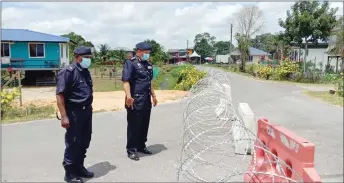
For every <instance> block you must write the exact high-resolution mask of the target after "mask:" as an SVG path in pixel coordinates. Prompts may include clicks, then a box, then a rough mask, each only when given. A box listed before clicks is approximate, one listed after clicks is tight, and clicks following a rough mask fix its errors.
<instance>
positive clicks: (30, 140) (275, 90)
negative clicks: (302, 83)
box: [1, 74, 343, 182]
mask: <svg viewBox="0 0 344 183" xmlns="http://www.w3.org/2000/svg"><path fill="white" fill-rule="evenodd" d="M229 75H230V78H231V85H232V92H233V93H232V98H233V102H234V103H235V104H236V106H237V104H238V103H239V102H246V103H249V105H250V106H251V108H252V109H253V111H254V112H255V114H256V115H257V117H259V116H264V117H266V118H268V119H269V120H270V121H271V123H275V124H280V125H283V126H285V127H286V128H289V129H291V130H293V131H294V132H296V133H297V134H299V135H301V136H303V137H305V138H306V139H308V140H310V141H311V142H313V143H314V144H315V145H316V158H315V160H316V168H317V170H318V172H319V174H320V175H321V177H322V178H323V181H324V182H326V181H327V182H329V181H335V182H339V181H343V108H340V107H337V106H332V105H329V104H326V103H323V102H321V101H318V100H314V99H311V98H309V97H307V96H303V95H302V94H301V93H300V92H301V91H302V90H304V88H301V87H297V86H292V85H288V84H276V83H267V82H262V81H256V80H253V79H249V78H246V77H244V76H239V75H235V74H229ZM181 115H182V108H181V107H180V103H178V102H175V103H170V104H162V105H160V106H158V107H156V108H154V110H153V112H152V119H151V126H150V131H149V137H148V145H149V146H150V148H151V149H152V150H153V152H154V153H155V154H154V155H152V156H145V157H142V158H141V160H140V161H138V162H134V161H131V160H129V159H128V158H127V157H126V153H125V143H126V113H125V111H119V112H107V113H98V114H95V115H94V117H93V137H92V138H93V139H92V142H91V146H90V149H89V151H88V154H87V155H88V157H87V159H86V165H87V166H88V167H89V168H90V169H91V170H92V171H94V172H95V175H96V177H95V178H94V179H91V180H89V182H118V181H135V182H156V181H159V182H161V181H169V182H172V181H176V172H177V165H178V158H179V155H180V150H181V144H180V143H179V141H180V140H181V133H182V117H181ZM63 138H64V130H63V129H62V128H61V127H60V123H59V121H57V120H56V119H51V120H42V121H34V122H27V123H19V124H13V125H3V126H2V176H1V178H2V181H8V182H24V181H25V182H61V181H63V173H64V172H63V168H62V165H61V163H62V158H63V151H64V142H63Z"/></svg>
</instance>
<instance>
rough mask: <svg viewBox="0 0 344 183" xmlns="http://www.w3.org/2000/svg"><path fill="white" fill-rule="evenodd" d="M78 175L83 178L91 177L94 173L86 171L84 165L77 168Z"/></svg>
mask: <svg viewBox="0 0 344 183" xmlns="http://www.w3.org/2000/svg"><path fill="white" fill-rule="evenodd" d="M78 176H80V177H83V178H92V177H94V173H93V172H90V171H88V170H87V169H86V168H85V167H84V166H82V167H81V168H80V169H79V172H78Z"/></svg>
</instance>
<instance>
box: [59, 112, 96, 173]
mask: <svg viewBox="0 0 344 183" xmlns="http://www.w3.org/2000/svg"><path fill="white" fill-rule="evenodd" d="M66 111H67V116H68V119H69V123H70V126H69V128H67V130H66V134H65V145H66V149H65V153H64V160H63V166H64V167H65V168H66V169H67V168H68V169H69V170H71V171H73V170H76V169H77V168H79V167H80V166H83V164H84V159H85V158H86V152H87V149H88V147H89V146H90V142H91V134H92V106H86V107H68V106H67V107H66Z"/></svg>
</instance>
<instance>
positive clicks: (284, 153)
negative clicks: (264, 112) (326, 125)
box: [244, 118, 321, 183]
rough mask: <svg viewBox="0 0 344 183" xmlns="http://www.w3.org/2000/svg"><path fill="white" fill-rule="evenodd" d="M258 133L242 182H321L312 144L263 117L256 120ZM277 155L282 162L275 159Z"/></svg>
mask: <svg viewBox="0 0 344 183" xmlns="http://www.w3.org/2000/svg"><path fill="white" fill-rule="evenodd" d="M257 136H258V139H259V141H258V140H257V141H256V142H255V147H254V149H255V154H256V155H255V156H254V154H253V155H252V161H251V164H250V167H249V170H248V172H249V173H246V174H245V175H244V181H245V182H289V181H290V182H293V181H295V182H319V183H320V182H321V179H320V176H319V174H318V173H317V171H316V170H315V168H314V154H315V145H314V144H312V143H311V142H309V141H308V140H306V139H304V138H302V137H300V136H298V135H296V134H295V133H293V132H291V131H290V130H288V129H286V128H284V127H282V126H279V125H272V124H269V123H268V120H267V119H264V118H262V119H259V120H258V133H257ZM262 146H265V147H262ZM276 157H277V158H278V160H279V161H280V162H283V163H276V160H275V159H276Z"/></svg>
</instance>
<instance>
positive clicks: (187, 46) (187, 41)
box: [186, 40, 190, 62]
mask: <svg viewBox="0 0 344 183" xmlns="http://www.w3.org/2000/svg"><path fill="white" fill-rule="evenodd" d="M186 51H187V56H188V57H187V59H188V62H190V57H189V56H190V55H189V40H186Z"/></svg>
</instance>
